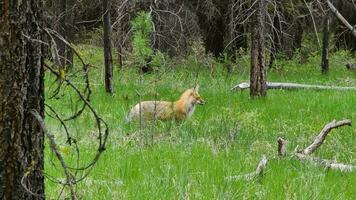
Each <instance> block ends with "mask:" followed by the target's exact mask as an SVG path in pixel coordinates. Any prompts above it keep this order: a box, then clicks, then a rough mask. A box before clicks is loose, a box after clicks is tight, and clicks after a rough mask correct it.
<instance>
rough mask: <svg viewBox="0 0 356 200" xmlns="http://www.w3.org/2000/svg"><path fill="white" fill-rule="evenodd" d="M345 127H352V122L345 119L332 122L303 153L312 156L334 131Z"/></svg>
mask: <svg viewBox="0 0 356 200" xmlns="http://www.w3.org/2000/svg"><path fill="white" fill-rule="evenodd" d="M345 125H347V126H351V120H349V119H345V120H341V121H336V120H333V121H332V122H330V123H328V124H326V125H325V126H324V128H323V129H322V130H321V131H320V133H319V135H318V136H316V137H315V139H314V141H313V143H312V144H310V145H309V146H308V147H307V148H305V149H304V150H303V151H302V152H301V153H302V154H304V155H307V156H308V155H310V154H312V153H313V152H314V151H315V150H316V149H318V148H319V147H320V145H322V144H323V143H324V140H325V138H326V136H327V135H328V133H329V132H330V131H331V130H332V129H334V128H339V127H341V126H345Z"/></svg>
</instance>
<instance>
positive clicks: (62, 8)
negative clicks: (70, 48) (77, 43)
mask: <svg viewBox="0 0 356 200" xmlns="http://www.w3.org/2000/svg"><path fill="white" fill-rule="evenodd" d="M66 4H67V0H56V2H55V5H56V6H55V7H54V8H53V9H55V10H56V11H55V13H56V14H57V17H58V22H57V23H58V24H56V25H55V30H56V31H57V32H58V33H59V34H60V35H61V36H62V37H63V38H64V39H65V35H66ZM57 9H59V10H58V11H57ZM56 45H57V48H58V55H59V62H60V63H58V64H59V65H60V67H61V68H63V69H64V68H65V64H66V44H65V43H64V42H63V41H62V40H60V39H58V38H56Z"/></svg>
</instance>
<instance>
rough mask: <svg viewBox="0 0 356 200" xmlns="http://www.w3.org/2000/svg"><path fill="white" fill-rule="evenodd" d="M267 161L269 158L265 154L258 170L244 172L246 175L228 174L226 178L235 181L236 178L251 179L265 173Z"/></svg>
mask: <svg viewBox="0 0 356 200" xmlns="http://www.w3.org/2000/svg"><path fill="white" fill-rule="evenodd" d="M267 162H268V160H267V158H266V156H265V155H263V156H262V159H261V160H260V162H259V163H258V165H257V167H256V170H255V171H254V172H251V173H248V174H244V175H237V176H228V177H225V179H226V180H228V181H234V180H245V181H251V180H253V179H255V178H257V177H260V176H262V175H263V173H264V171H265V169H266V167H267Z"/></svg>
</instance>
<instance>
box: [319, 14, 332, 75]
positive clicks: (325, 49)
mask: <svg viewBox="0 0 356 200" xmlns="http://www.w3.org/2000/svg"><path fill="white" fill-rule="evenodd" d="M329 21H330V17H329V14H328V13H326V14H325V16H324V19H323V46H322V56H321V72H322V73H323V74H327V73H328V72H329Z"/></svg>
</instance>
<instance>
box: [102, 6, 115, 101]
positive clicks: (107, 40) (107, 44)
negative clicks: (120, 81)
mask: <svg viewBox="0 0 356 200" xmlns="http://www.w3.org/2000/svg"><path fill="white" fill-rule="evenodd" d="M103 12H104V58H105V90H106V92H108V93H110V94H112V93H113V86H112V76H113V69H112V54H111V48H112V47H111V20H110V0H104V1H103Z"/></svg>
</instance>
